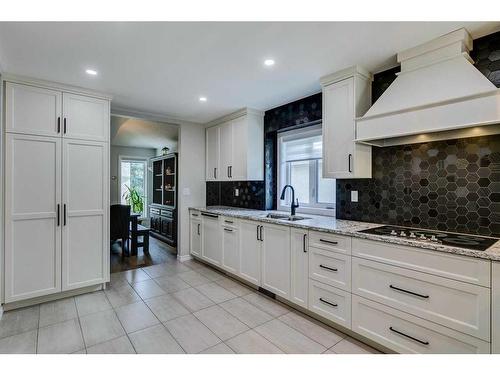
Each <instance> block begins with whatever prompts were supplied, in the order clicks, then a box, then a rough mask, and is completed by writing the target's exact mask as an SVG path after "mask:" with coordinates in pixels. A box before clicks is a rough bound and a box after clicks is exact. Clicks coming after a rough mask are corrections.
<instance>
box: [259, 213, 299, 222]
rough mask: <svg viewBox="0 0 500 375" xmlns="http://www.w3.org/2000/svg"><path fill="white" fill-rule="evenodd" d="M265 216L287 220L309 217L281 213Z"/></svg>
mask: <svg viewBox="0 0 500 375" xmlns="http://www.w3.org/2000/svg"><path fill="white" fill-rule="evenodd" d="M266 217H267V218H268V219H276V220H288V221H297V220H304V219H309V218H308V217H303V216H295V215H293V216H291V215H283V214H267V215H266Z"/></svg>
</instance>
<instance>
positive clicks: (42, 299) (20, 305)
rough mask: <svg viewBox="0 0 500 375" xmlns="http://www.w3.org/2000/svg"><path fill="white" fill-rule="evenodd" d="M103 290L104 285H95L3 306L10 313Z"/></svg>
mask: <svg viewBox="0 0 500 375" xmlns="http://www.w3.org/2000/svg"><path fill="white" fill-rule="evenodd" d="M102 289H103V284H97V285H93V286H87V287H85V288H80V289H74V290H68V291H66V292H61V293H55V294H50V295H48V296H43V297H36V298H31V299H27V300H24V301H17V302H10V303H6V304H4V305H3V310H4V311H9V310H14V309H20V308H23V307H28V306H33V305H38V304H40V303H44V302H50V301H55V300H58V299H62V298H67V297H73V296H77V295H79V294H84V293H90V292H95V291H98V290H102Z"/></svg>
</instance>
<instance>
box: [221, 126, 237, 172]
mask: <svg viewBox="0 0 500 375" xmlns="http://www.w3.org/2000/svg"><path fill="white" fill-rule="evenodd" d="M232 147H233V126H232V122H231V121H230V122H226V123H225V124H222V125H221V126H220V169H221V170H220V173H219V174H220V176H218V179H219V180H222V181H227V180H229V179H230V177H229V175H230V173H229V167H230V166H231V165H232V163H233V160H234V158H233V153H232Z"/></svg>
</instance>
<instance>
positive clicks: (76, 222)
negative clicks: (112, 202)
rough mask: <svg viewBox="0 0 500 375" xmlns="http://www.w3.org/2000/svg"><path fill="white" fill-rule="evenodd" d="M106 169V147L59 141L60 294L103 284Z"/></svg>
mask: <svg viewBox="0 0 500 375" xmlns="http://www.w3.org/2000/svg"><path fill="white" fill-rule="evenodd" d="M108 168H109V159H108V144H107V143H104V142H93V141H85V140H72V139H65V140H64V141H63V202H64V203H63V209H62V222H63V223H62V228H63V246H62V249H63V251H62V290H71V289H77V288H82V287H85V286H90V285H95V284H99V283H103V282H105V281H106V280H105V279H106V273H107V269H106V267H107V261H106V260H107V259H106V254H107V252H108V246H109V245H108V243H109V241H108V231H107V226H108V214H107V212H108V196H109V194H108V186H109V182H108V181H109V180H108V178H107V176H108ZM89 181H91V182H92V183H90V184H89V183H88V182H89Z"/></svg>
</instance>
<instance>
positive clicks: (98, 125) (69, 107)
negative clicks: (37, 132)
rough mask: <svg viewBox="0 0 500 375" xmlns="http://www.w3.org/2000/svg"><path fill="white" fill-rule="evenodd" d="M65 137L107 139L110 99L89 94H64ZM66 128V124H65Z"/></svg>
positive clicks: (94, 139)
mask: <svg viewBox="0 0 500 375" xmlns="http://www.w3.org/2000/svg"><path fill="white" fill-rule="evenodd" d="M63 117H64V120H65V121H66V132H64V129H63V133H64V137H66V138H75V139H86V140H93V141H106V140H107V139H108V132H109V101H108V100H104V99H97V98H92V97H89V96H83V95H75V94H68V93H64V94H63ZM63 128H64V124H63Z"/></svg>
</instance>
